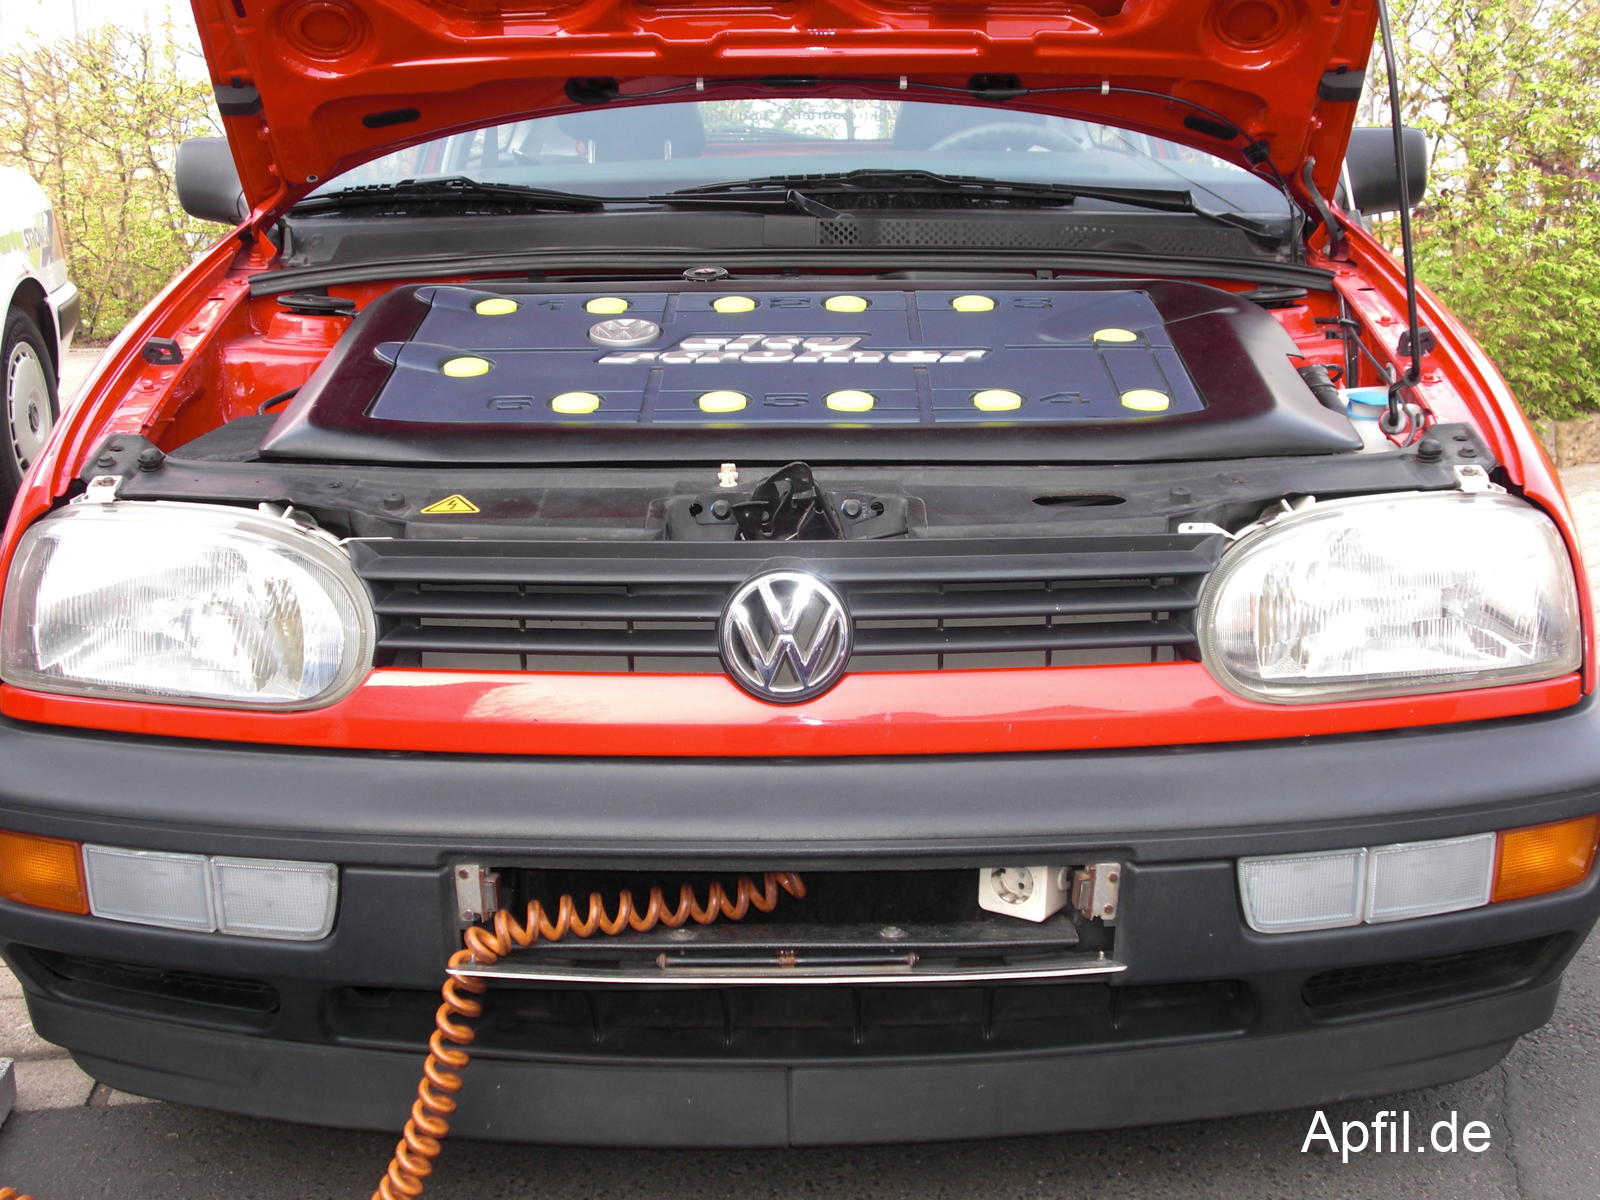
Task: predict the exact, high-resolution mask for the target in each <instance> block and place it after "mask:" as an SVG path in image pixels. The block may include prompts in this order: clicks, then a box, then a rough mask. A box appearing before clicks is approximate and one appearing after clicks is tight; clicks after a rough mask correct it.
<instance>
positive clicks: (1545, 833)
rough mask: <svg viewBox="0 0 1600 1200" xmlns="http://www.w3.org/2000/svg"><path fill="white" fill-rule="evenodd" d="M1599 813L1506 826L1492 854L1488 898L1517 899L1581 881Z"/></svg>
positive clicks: (1599, 828)
mask: <svg viewBox="0 0 1600 1200" xmlns="http://www.w3.org/2000/svg"><path fill="white" fill-rule="evenodd" d="M1597 837H1600V815H1595V816H1589V817H1577V818H1575V819H1573V820H1571V821H1555V822H1553V823H1552V824H1549V825H1529V826H1527V827H1526V828H1525V829H1507V830H1504V831H1503V832H1502V833H1501V834H1500V846H1499V853H1497V854H1496V855H1495V866H1494V893H1493V894H1492V895H1491V896H1490V899H1491V900H1519V899H1521V898H1522V897H1523V896H1539V895H1543V894H1544V893H1545V892H1559V891H1560V890H1561V889H1562V888H1569V887H1572V886H1573V885H1574V884H1577V883H1582V882H1583V881H1584V879H1585V878H1587V877H1588V874H1589V868H1590V867H1591V866H1593V865H1594V851H1595V841H1596V838H1597Z"/></svg>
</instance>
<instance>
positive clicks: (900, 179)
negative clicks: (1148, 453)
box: [649, 168, 1285, 241]
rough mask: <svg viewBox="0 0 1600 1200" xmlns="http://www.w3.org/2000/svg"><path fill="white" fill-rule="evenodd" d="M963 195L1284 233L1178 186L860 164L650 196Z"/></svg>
mask: <svg viewBox="0 0 1600 1200" xmlns="http://www.w3.org/2000/svg"><path fill="white" fill-rule="evenodd" d="M818 195H821V196H829V197H841V196H844V197H848V196H852V195H855V196H869V195H870V196H948V197H954V196H965V197H972V198H975V199H981V200H984V201H998V202H1000V203H1006V202H1008V201H1015V202H1017V203H1022V204H1030V205H1036V204H1041V203H1043V204H1058V205H1063V206H1066V205H1070V204H1072V203H1074V202H1075V201H1077V200H1103V201H1108V202H1110V203H1113V204H1126V205H1129V206H1131V207H1134V208H1147V209H1154V210H1156V211H1159V212H1174V213H1191V214H1193V215H1195V216H1198V217H1204V218H1206V219H1207V220H1211V221H1216V222H1218V223H1219V224H1223V225H1230V226H1232V227H1234V228H1235V229H1241V230H1243V231H1244V232H1245V233H1248V234H1250V235H1251V236H1253V237H1259V238H1264V239H1267V240H1270V241H1282V240H1283V238H1284V236H1285V235H1284V234H1283V233H1282V232H1281V231H1279V230H1276V229H1273V228H1272V227H1271V226H1269V225H1267V224H1265V223H1263V222H1260V221H1255V220H1252V219H1251V218H1249V217H1242V216H1240V215H1238V214H1237V213H1230V212H1216V211H1213V210H1211V209H1207V208H1202V207H1201V206H1200V205H1198V204H1196V203H1195V200H1194V197H1193V195H1192V194H1191V193H1190V192H1188V191H1187V190H1185V189H1182V188H1137V187H1110V186H1105V185H1102V184H1093V183H1029V182H1024V181H1017V180H1007V179H989V178H986V177H984V176H981V175H940V174H937V173H936V172H933V171H921V170H892V169H884V168H864V169H861V170H856V171H838V172H831V173H827V174H818V175H766V176H761V177H759V178H755V179H739V180H733V181H731V182H728V183H707V184H701V185H699V186H698V187H688V188H679V189H678V190H677V191H673V192H668V193H666V194H665V195H662V196H651V197H649V199H650V200H652V201H654V202H656V203H658V204H673V203H691V204H693V203H712V204H715V203H726V204H729V205H738V204H740V203H744V204H761V203H765V204H769V205H774V206H776V205H785V206H788V207H799V206H798V205H796V203H795V197H799V198H801V199H802V200H804V199H807V198H809V197H811V196H818Z"/></svg>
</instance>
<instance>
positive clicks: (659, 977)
mask: <svg viewBox="0 0 1600 1200" xmlns="http://www.w3.org/2000/svg"><path fill="white" fill-rule="evenodd" d="M1127 969H1128V964H1127V963H1121V962H1117V961H1116V960H1114V959H1109V958H1104V957H1101V956H1099V955H1090V954H1075V955H1072V956H1070V957H1064V958H1059V959H1054V960H1051V961H1049V962H1041V963H1034V964H1031V965H1028V966H1016V967H968V968H961V967H945V968H939V967H932V968H922V967H917V966H911V965H898V964H897V965H893V966H887V965H886V966H881V967H876V968H862V967H848V966H818V967H803V966H793V967H782V966H778V965H776V964H774V965H772V966H770V967H751V968H747V969H741V970H728V969H726V968H721V967H689V966H672V967H653V968H648V969H644V968H623V969H620V970H605V969H602V968H595V967H573V966H567V965H565V964H561V965H550V966H546V965H543V964H539V963H532V962H529V961H528V958H527V957H526V956H524V957H521V958H517V957H512V958H508V959H503V960H501V961H500V962H497V963H495V964H494V965H493V966H487V967H486V966H479V965H477V964H464V965H462V966H459V967H450V968H449V973H450V974H451V975H453V976H455V977H456V978H458V979H488V980H494V981H517V982H524V983H588V984H627V985H634V986H638V985H645V986H651V985H665V986H671V985H674V984H677V985H684V984H687V985H690V986H695V987H739V986H744V985H759V984H775V983H776V984H783V983H790V984H807V983H809V984H852V985H854V984H893V983H1001V982H1005V981H1008V980H1018V979H1069V978H1073V977H1077V976H1095V975H1117V974H1120V973H1121V972H1123V971H1126V970H1127Z"/></svg>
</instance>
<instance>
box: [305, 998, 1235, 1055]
mask: <svg viewBox="0 0 1600 1200" xmlns="http://www.w3.org/2000/svg"><path fill="white" fill-rule="evenodd" d="M438 1004H439V997H438V994H437V993H435V992H424V991H416V990H400V989H389V988H342V989H339V990H337V991H336V992H334V993H332V994H331V995H330V998H329V1003H328V1006H327V1009H326V1012H327V1019H328V1022H329V1027H330V1033H331V1034H332V1035H333V1037H334V1038H335V1039H336V1040H338V1041H341V1042H345V1043H347V1044H359V1045H371V1046H381V1047H385V1048H393V1049H406V1050H415V1049H417V1048H418V1047H420V1046H421V1045H422V1042H423V1039H424V1038H425V1036H426V1035H427V1034H428V1032H429V1031H430V1030H431V1028H432V1015H433V1011H434V1009H436V1008H437V1007H438ZM1254 1012H1255V1007H1254V1002H1253V999H1252V996H1251V992H1250V989H1249V988H1248V987H1246V986H1245V985H1244V984H1241V983H1235V982H1229V981H1207V982H1203V983H1183V984H1160V985H1145V986H1140V987H1113V986H1111V985H1109V984H1087V983H1081V982H1078V983H1071V984H1054V985H1042V984H1008V985H997V986H992V987H971V986H968V987H945V986H916V985H910V984H895V985H892V986H883V987H842V986H826V987H797V986H773V987H765V986H751V987H736V988H695V987H674V988H532V987H521V986H511V985H496V986H495V987H494V988H493V989H492V991H491V992H490V994H489V995H488V996H487V997H486V998H485V1003H484V1014H483V1016H482V1018H481V1019H480V1020H479V1021H478V1023H477V1037H476V1039H475V1040H474V1042H473V1053H474V1054H491V1055H493V1054H501V1055H508V1056H518V1057H520V1056H524V1055H557V1056H572V1057H580V1058H591V1059H592V1058H606V1059H630V1058H632V1059H640V1058H644V1059H704V1058H716V1059H743V1060H750V1059H759V1060H767V1061H771V1060H788V1061H805V1060H813V1059H817V1058H832V1057H842V1056H888V1057H893V1056H923V1055H938V1056H946V1055H955V1054H977V1053H996V1052H1004V1051H1021V1050H1043V1049H1050V1048H1063V1049H1066V1048H1075V1047H1089V1046H1100V1045H1127V1044H1130V1043H1134V1044H1136V1043H1147V1042H1158V1041H1164V1040H1169V1039H1180V1038H1195V1037H1207V1036H1221V1035H1227V1034H1234V1033H1239V1032H1242V1031H1243V1030H1245V1029H1246V1028H1248V1026H1249V1024H1250V1022H1251V1020H1252V1019H1253V1017H1254Z"/></svg>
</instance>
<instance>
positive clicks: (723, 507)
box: [711, 500, 733, 521]
mask: <svg viewBox="0 0 1600 1200" xmlns="http://www.w3.org/2000/svg"><path fill="white" fill-rule="evenodd" d="M732 514H733V505H731V504H729V503H728V502H727V501H726V500H713V501H712V502H711V515H712V516H713V517H715V518H716V519H717V520H719V521H726V520H727V519H728V518H729V517H730V516H731V515H732Z"/></svg>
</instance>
